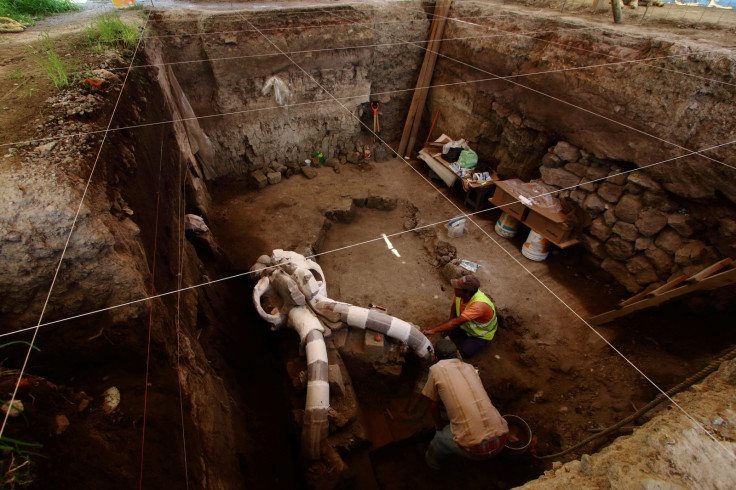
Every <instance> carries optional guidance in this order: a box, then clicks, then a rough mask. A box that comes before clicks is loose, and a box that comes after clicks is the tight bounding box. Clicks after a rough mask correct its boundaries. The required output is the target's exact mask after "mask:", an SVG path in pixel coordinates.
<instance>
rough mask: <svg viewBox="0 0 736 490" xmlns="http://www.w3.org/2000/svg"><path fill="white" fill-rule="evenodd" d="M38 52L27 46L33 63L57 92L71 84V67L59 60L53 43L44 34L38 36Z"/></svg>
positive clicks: (64, 61) (66, 62)
mask: <svg viewBox="0 0 736 490" xmlns="http://www.w3.org/2000/svg"><path fill="white" fill-rule="evenodd" d="M39 39H40V50H35V49H33V48H32V47H31V46H28V51H29V53H30V54H31V56H33V59H34V61H35V62H36V63H37V64H38V66H40V67H41V69H42V70H43V71H44V73H46V75H47V76H48V77H49V78H50V79H51V81H52V82H53V83H54V87H56V89H57V90H61V89H63V88H65V87H67V86H69V85H71V83H72V76H71V71H72V66H71V64H70V63H69V62H68V61H66V60H63V59H61V57H60V56H59V53H57V52H56V49H54V42H53V41H52V40H51V38H49V34H48V33H47V32H44V33H43V34H41V35H40V36H39Z"/></svg>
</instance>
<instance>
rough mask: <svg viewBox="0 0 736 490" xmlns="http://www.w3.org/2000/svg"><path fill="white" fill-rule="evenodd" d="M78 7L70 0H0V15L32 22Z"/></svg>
mask: <svg viewBox="0 0 736 490" xmlns="http://www.w3.org/2000/svg"><path fill="white" fill-rule="evenodd" d="M79 8H80V7H79V5H77V4H74V3H72V2H71V0H0V17H8V18H11V19H13V20H15V21H18V22H27V23H33V21H34V20H36V19H40V18H42V17H46V16H48V15H54V14H59V13H61V12H69V11H71V10H78V9H79Z"/></svg>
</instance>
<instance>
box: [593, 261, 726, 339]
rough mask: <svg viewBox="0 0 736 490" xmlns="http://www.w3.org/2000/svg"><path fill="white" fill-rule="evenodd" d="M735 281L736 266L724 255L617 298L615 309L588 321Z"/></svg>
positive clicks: (598, 322)
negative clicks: (695, 269)
mask: <svg viewBox="0 0 736 490" xmlns="http://www.w3.org/2000/svg"><path fill="white" fill-rule="evenodd" d="M734 283H736V267H734V264H733V259H730V258H728V259H723V260H721V261H720V262H716V263H715V264H713V265H711V266H710V267H706V268H705V269H703V270H702V271H700V272H698V273H697V274H694V275H692V276H690V277H687V276H684V275H681V276H678V277H675V278H674V279H672V280H671V281H669V282H668V283H667V284H664V285H662V286H659V287H651V288H648V289H645V290H644V291H642V292H641V293H638V294H636V295H634V296H632V297H631V298H629V299H627V300H624V301H622V302H620V303H619V304H618V305H616V308H615V309H613V310H611V311H607V312H605V313H601V314H600V315H596V316H594V317H592V318H590V319H589V320H588V321H589V322H590V323H592V324H593V325H601V324H603V323H608V322H610V321H611V320H613V319H615V318H619V317H622V316H626V315H628V314H630V313H633V312H635V311H639V310H643V309H645V308H651V307H653V306H659V305H661V304H662V303H664V302H666V301H670V300H672V299H674V298H678V297H680V296H683V295H685V294H690V293H693V292H695V291H710V290H713V289H718V288H720V287H723V286H728V285H730V284H734Z"/></svg>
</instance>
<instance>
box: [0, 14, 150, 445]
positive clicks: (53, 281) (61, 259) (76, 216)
mask: <svg viewBox="0 0 736 490" xmlns="http://www.w3.org/2000/svg"><path fill="white" fill-rule="evenodd" d="M150 17H151V12H149V13H148V17H147V18H146V24H148V19H150ZM140 45H141V38H139V39H138V44H137V45H136V47H135V51H134V52H133V56H132V57H131V59H130V66H132V65H133V61H134V60H135V57H136V55H137V54H138V49H139V48H140ZM130 66H129V68H128V71H127V72H126V73H125V78H124V79H123V84H122V86H121V87H120V92H119V93H118V98H117V100H116V101H115V106H114V107H113V109H112V114H111V115H110V120H109V121H108V123H107V128H106V129H105V131H104V135H103V137H102V141H101V142H100V148H99V150H97V157H96V158H95V162H94V164H93V165H92V169H91V170H90V172H89V177H88V178H87V183H86V184H85V186H84V191H83V192H82V198H81V199H80V200H79V205H78V206H77V211H76V213H75V214H74V219H73V220H72V224H71V226H70V227H69V233H68V234H67V236H66V241H65V242H64V248H63V249H62V251H61V256H60V257H59V262H58V263H57V264H56V269H55V270H54V276H53V278H52V279H51V285H50V286H49V290H48V293H46V299H45V300H44V302H43V307H42V308H41V314H40V315H39V317H38V323H37V324H36V326H35V327H33V330H34V331H33V337H32V338H31V342H30V343H29V347H28V352H27V353H26V357H25V359H24V360H23V366H22V367H21V369H20V375H19V376H18V382H16V383H15V387H14V388H13V394H12V395H11V397H10V401H9V402H8V405H9V406H13V402H14V401H15V397H16V395H17V394H18V387H19V385H20V381H21V379H22V378H23V373H24V372H25V370H26V366H27V365H28V360H29V359H30V357H31V351H32V350H33V344H34V343H35V342H36V337H37V336H38V330H39V329H40V328H41V325H42V322H43V317H44V315H45V314H46V308H47V307H48V304H49V300H50V299H51V292H52V291H53V289H54V285H55V284H56V279H57V278H58V277H59V270H60V269H61V264H62V262H64V257H65V255H66V251H67V250H68V248H69V243H70V242H71V239H72V233H74V228H75V227H76V225H77V221H78V220H79V215H80V214H81V212H82V204H84V198H85V197H86V196H87V192H88V191H89V188H90V186H91V185H92V176H93V175H94V173H95V169H96V168H97V163H98V162H99V161H100V156H101V155H102V148H103V147H104V145H105V141H106V140H107V135H108V133H109V131H110V126H112V120H113V118H114V117H115V112H116V111H117V108H118V105H119V104H120V99H121V98H122V96H123V89H125V84H126V82H127V81H128V77H129V76H130ZM9 414H10V410H8V411H7V412H5V418H4V419H3V423H2V426H0V437H2V435H3V433H4V432H5V426H6V425H7V423H8V416H9Z"/></svg>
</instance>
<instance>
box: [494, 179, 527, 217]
mask: <svg viewBox="0 0 736 490" xmlns="http://www.w3.org/2000/svg"><path fill="white" fill-rule="evenodd" d="M503 184H504V183H503V181H501V182H496V189H495V190H494V192H493V197H492V198H490V199H489V200H490V201H491V202H492V203H493V204H495V205H496V206H498V207H499V208H501V211H503V212H504V213H507V214H508V215H509V216H513V217H514V218H516V219H518V220H519V221H524V219H525V218H526V216H527V213H528V211H529V209H528V208H527V207H526V206H524V205H523V204H522V203H521V202H519V198H518V197H516V196H514V195H512V194H510V193H509V192H508V190H507V188H506V187H505V186H504V185H503ZM509 203H513V204H509ZM504 205H506V206H504ZM502 206H503V207H502Z"/></svg>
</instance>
